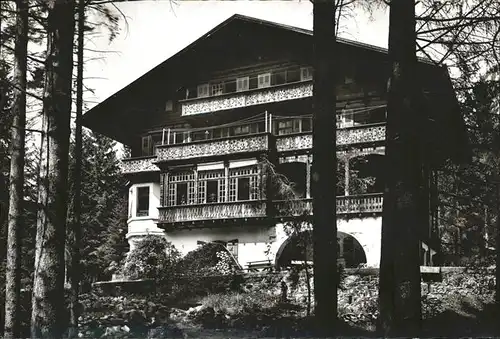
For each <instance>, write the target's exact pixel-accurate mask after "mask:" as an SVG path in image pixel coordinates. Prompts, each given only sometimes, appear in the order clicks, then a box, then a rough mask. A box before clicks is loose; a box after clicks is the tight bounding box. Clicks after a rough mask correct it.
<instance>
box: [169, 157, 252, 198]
mask: <svg viewBox="0 0 500 339" xmlns="http://www.w3.org/2000/svg"><path fill="white" fill-rule="evenodd" d="M250 163H251V162H250ZM243 165H244V166H241V164H239V166H241V167H234V168H231V166H229V168H227V167H226V168H224V166H223V164H222V163H221V164H204V165H198V169H197V170H190V171H183V172H172V173H169V179H168V185H167V188H166V190H167V192H166V197H167V201H166V205H167V206H182V205H193V204H214V203H223V202H235V201H248V200H258V199H260V190H259V183H260V180H259V171H258V165H257V164H248V162H247V163H245V164H243ZM227 174H228V176H226V175H227Z"/></svg>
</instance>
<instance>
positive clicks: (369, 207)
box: [274, 193, 383, 217]
mask: <svg viewBox="0 0 500 339" xmlns="http://www.w3.org/2000/svg"><path fill="white" fill-rule="evenodd" d="M382 204H383V193H371V194H359V195H349V196H338V197H337V214H338V215H346V214H360V213H380V212H382ZM274 207H275V209H276V214H277V216H278V217H288V216H299V215H301V214H304V213H306V214H309V213H312V210H313V209H312V199H300V200H292V201H275V202H274Z"/></svg>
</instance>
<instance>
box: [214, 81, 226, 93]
mask: <svg viewBox="0 0 500 339" xmlns="http://www.w3.org/2000/svg"><path fill="white" fill-rule="evenodd" d="M223 93H224V84H223V83H222V82H220V83H218V84H213V85H212V95H221V94H223Z"/></svg>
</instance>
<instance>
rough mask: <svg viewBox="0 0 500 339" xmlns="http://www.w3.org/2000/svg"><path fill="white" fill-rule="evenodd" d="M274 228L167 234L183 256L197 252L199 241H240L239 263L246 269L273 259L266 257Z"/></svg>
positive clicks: (236, 228) (246, 226) (192, 231)
mask: <svg viewBox="0 0 500 339" xmlns="http://www.w3.org/2000/svg"><path fill="white" fill-rule="evenodd" d="M273 235H274V227H265V226H254V225H245V226H244V227H238V226H231V227H218V228H202V229H192V230H187V229H185V230H179V231H173V232H167V233H166V237H167V240H168V241H170V242H171V243H172V244H173V245H174V246H175V247H176V248H177V249H178V250H179V251H180V252H181V254H182V255H186V254H187V253H188V252H190V251H193V250H195V249H196V248H197V247H198V241H204V242H211V241H217V240H219V241H231V240H235V239H238V262H239V263H240V265H241V266H242V267H243V268H246V266H247V264H248V262H250V261H259V260H266V259H273V258H274V257H273V256H271V257H268V256H266V253H265V252H266V249H267V247H268V244H270V242H271V241H272V239H273V238H272V236H273Z"/></svg>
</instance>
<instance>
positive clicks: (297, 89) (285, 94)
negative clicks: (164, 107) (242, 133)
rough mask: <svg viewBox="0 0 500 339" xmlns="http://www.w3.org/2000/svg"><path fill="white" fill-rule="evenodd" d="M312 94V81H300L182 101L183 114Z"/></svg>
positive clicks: (304, 96)
mask: <svg viewBox="0 0 500 339" xmlns="http://www.w3.org/2000/svg"><path fill="white" fill-rule="evenodd" d="M311 96H312V82H311V81H307V82H300V83H293V84H285V85H279V86H274V87H267V88H259V89H254V90H250V91H246V92H238V93H230V94H223V95H219V96H213V97H205V98H196V99H188V100H185V101H182V115H193V114H202V113H210V112H216V111H221V110H226V109H233V108H239V107H246V106H253V105H259V104H267V103H271V102H278V101H285V100H292V99H300V98H306V97H311Z"/></svg>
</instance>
